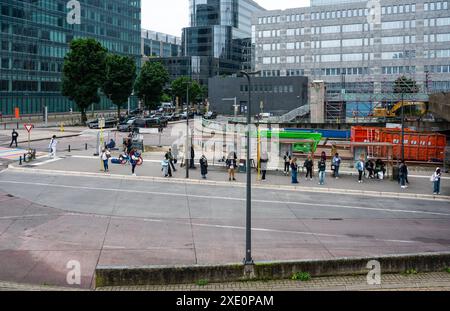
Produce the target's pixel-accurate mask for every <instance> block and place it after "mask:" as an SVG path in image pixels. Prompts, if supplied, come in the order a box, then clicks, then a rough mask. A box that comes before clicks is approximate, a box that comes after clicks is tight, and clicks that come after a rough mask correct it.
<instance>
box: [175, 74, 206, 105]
mask: <svg viewBox="0 0 450 311" xmlns="http://www.w3.org/2000/svg"><path fill="white" fill-rule="evenodd" d="M187 84H189V103H198V102H201V101H202V100H203V99H204V98H205V96H206V87H204V86H202V85H200V84H199V83H198V82H197V81H195V80H194V81H192V80H191V79H190V78H189V77H180V78H177V79H175V80H174V81H172V85H171V87H172V94H173V95H174V96H176V97H178V98H179V99H180V100H181V102H183V103H185V102H186V96H187V94H186V91H187Z"/></svg>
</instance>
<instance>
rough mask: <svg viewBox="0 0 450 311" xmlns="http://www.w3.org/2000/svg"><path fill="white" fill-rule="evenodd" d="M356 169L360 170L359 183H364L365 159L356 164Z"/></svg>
mask: <svg viewBox="0 0 450 311" xmlns="http://www.w3.org/2000/svg"><path fill="white" fill-rule="evenodd" d="M356 169H357V170H358V182H359V183H362V182H363V179H362V178H363V175H364V158H361V159H359V161H358V162H356Z"/></svg>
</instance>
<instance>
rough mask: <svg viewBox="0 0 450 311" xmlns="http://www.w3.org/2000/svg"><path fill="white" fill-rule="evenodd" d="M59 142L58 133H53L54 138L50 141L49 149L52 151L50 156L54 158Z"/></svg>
mask: <svg viewBox="0 0 450 311" xmlns="http://www.w3.org/2000/svg"><path fill="white" fill-rule="evenodd" d="M57 144H58V141H57V140H56V135H53V137H52V139H51V140H50V143H49V144H48V149H49V151H50V154H49V156H50V157H52V158H55V157H56V145H57Z"/></svg>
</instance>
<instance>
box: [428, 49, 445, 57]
mask: <svg viewBox="0 0 450 311" xmlns="http://www.w3.org/2000/svg"><path fill="white" fill-rule="evenodd" d="M423 57H424V58H446V57H450V50H426V51H424V55H423Z"/></svg>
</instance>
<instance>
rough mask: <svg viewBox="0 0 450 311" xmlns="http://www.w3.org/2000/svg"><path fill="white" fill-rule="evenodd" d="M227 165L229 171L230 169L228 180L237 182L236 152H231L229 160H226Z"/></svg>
mask: <svg viewBox="0 0 450 311" xmlns="http://www.w3.org/2000/svg"><path fill="white" fill-rule="evenodd" d="M225 163H226V165H227V169H228V180H229V181H231V179H232V178H233V181H236V178H235V176H234V174H235V170H236V167H237V155H236V152H234V151H233V152H230V154H229V155H228V158H227V160H226V162H225Z"/></svg>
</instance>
